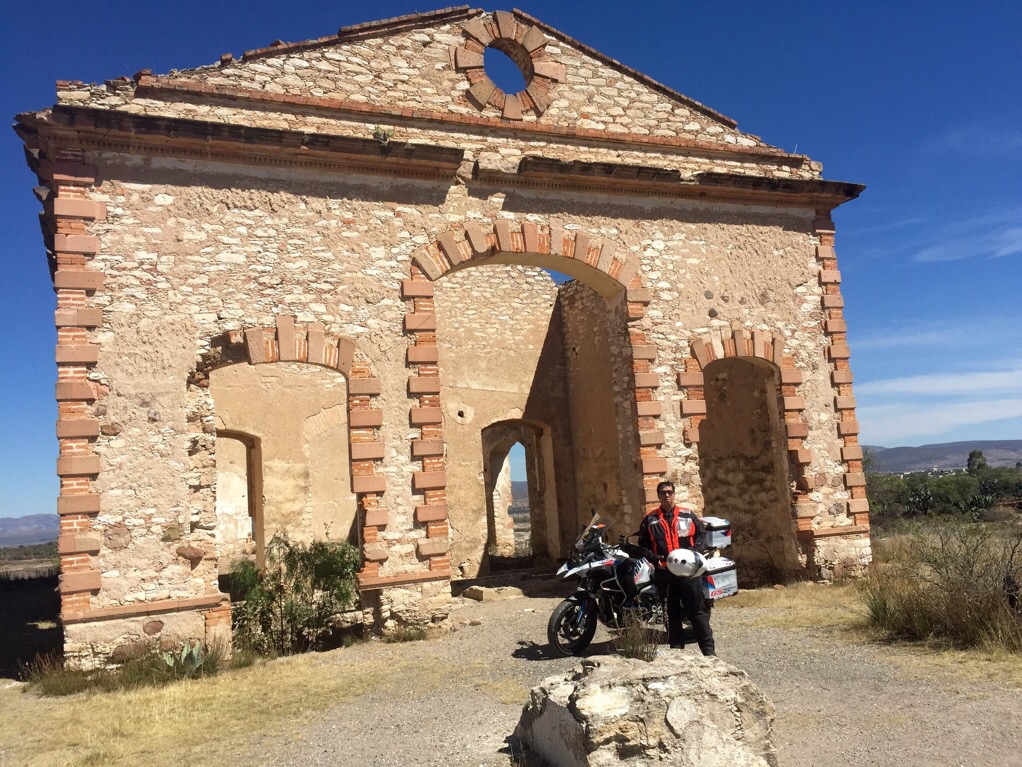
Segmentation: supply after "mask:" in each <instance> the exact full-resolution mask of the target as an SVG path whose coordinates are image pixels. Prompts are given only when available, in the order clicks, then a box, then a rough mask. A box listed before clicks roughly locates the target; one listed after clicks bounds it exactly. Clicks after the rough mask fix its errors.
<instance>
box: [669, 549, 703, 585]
mask: <svg viewBox="0 0 1022 767" xmlns="http://www.w3.org/2000/svg"><path fill="white" fill-rule="evenodd" d="M667 569H668V570H670V572H671V574H672V575H677V576H678V577H679V578H692V577H695V576H696V575H702V574H703V573H704V572H706V560H705V559H703V555H702V554H700V553H699V552H698V551H692V549H675V550H674V551H672V552H671V553H670V554H668V555H667Z"/></svg>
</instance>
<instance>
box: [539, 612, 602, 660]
mask: <svg viewBox="0 0 1022 767" xmlns="http://www.w3.org/2000/svg"><path fill="white" fill-rule="evenodd" d="M595 634H596V605H595V604H593V603H592V602H591V601H589V600H584V599H583V600H579V599H565V600H564V601H563V602H561V603H560V604H559V605H557V607H555V608H554V611H553V613H552V614H551V615H550V621H549V623H547V626H546V638H547V640H548V641H549V642H550V646H551V647H552V648H554V650H555V651H556V652H557V653H558V654H560V655H581V654H582V652H583V651H584V650H585V649H586V648H587V647H588V646H589V643H590V642H592V641H593V636H594V635H595Z"/></svg>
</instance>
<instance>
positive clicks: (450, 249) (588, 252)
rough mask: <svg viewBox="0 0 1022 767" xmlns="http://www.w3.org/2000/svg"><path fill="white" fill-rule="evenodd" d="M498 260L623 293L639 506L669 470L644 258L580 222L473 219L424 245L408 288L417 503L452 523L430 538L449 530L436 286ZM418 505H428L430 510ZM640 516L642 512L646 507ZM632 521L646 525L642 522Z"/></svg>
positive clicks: (436, 559)
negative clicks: (647, 325)
mask: <svg viewBox="0 0 1022 767" xmlns="http://www.w3.org/2000/svg"><path fill="white" fill-rule="evenodd" d="M537 257H538V258H537ZM550 257H553V259H554V260H553V261H551V260H550ZM493 263H531V264H537V265H539V264H543V263H545V264H548V265H549V266H551V267H553V268H556V269H557V270H558V271H562V272H564V273H565V274H570V275H571V274H573V276H575V275H577V276H578V277H579V279H581V280H582V281H583V282H586V283H587V284H588V285H590V287H593V288H594V289H595V290H597V292H599V293H600V294H601V295H603V297H604V298H605V299H607V300H608V301H609V300H611V299H612V298H615V297H618V296H620V297H622V298H623V300H624V301H625V304H626V309H627V322H628V338H629V342H630V351H631V357H632V365H631V378H632V380H631V387H630V388H631V391H632V393H633V397H634V403H635V407H634V410H633V412H634V414H635V428H636V444H637V445H638V449H639V455H638V456H637V458H636V463H637V465H638V466H639V472H640V476H641V477H642V488H641V489H640V495H639V498H640V504H641V503H644V502H649V501H650V500H651V499H653V500H655V498H656V485H657V482H659V481H660V479H661V478H662V477H663V476H664V475H665V474H666V472H667V468H668V467H667V461H666V459H664V458H662V457H661V455H660V448H661V446H662V445H663V444H664V431H663V429H662V427H661V425H660V416H661V415H662V414H663V405H662V403H661V402H660V401H659V400H658V399H657V398H656V395H655V391H656V389H657V388H659V386H660V376H659V374H657V373H656V372H654V371H653V363H654V362H655V360H656V347H655V346H654V345H652V344H651V343H650V342H649V340H648V339H647V337H646V334H645V332H644V331H643V330H642V327H641V325H640V323H639V321H640V320H642V318H643V317H645V314H646V306H647V305H648V304H649V303H650V293H649V291H648V290H647V289H646V288H645V287H644V286H643V284H642V278H641V276H640V275H639V266H640V262H639V257H638V255H636V254H634V253H628V252H627V251H626V250H625V249H624V248H622V247H619V246H618V243H616V242H615V241H613V240H610V239H601V238H598V237H594V236H593V235H592V234H590V233H588V232H586V231H584V230H583V229H582V228H581V227H572V228H568V227H566V226H564V225H563V224H559V223H549V224H536V223H533V222H529V221H524V222H521V223H519V222H515V221H509V220H507V219H500V220H498V221H496V222H495V223H493V224H489V223H487V222H483V221H469V222H467V223H466V224H465V225H464V226H459V227H455V228H453V229H450V230H448V231H446V232H443V233H442V234H440V235H438V236H436V237H435V238H434V239H433V240H432V241H431V242H429V243H428V244H426V245H423V246H422V247H420V248H418V249H417V250H416V251H415V252H414V253H413V254H412V265H411V268H410V275H409V276H410V279H407V280H404V281H403V282H402V285H401V298H402V299H403V300H404V301H405V305H406V314H405V332H406V333H407V334H408V335H409V341H410V345H409V347H408V352H407V354H408V357H407V360H408V365H409V368H410V373H409V382H408V391H409V393H410V394H411V395H412V396H414V397H416V398H417V402H416V405H415V406H413V407H412V409H411V414H410V423H411V425H412V427H418V428H419V429H420V430H421V432H420V439H418V440H416V441H414V442H413V445H412V458H413V460H421V461H422V464H423V465H422V471H421V472H416V474H415V480H414V483H413V486H414V489H415V491H416V492H422V493H423V494H424V497H425V503H424V505H423V506H421V507H417V511H416V519H417V520H419V521H424V522H425V521H427V520H428V521H439V520H443V521H444V527H443V529H440V527H439V526H437V527H435V528H429V530H428V532H427V535H428V536H430V537H432V536H433V535H434V534H435V535H436V536H445V537H446V536H447V535H448V534H449V530H448V528H447V526H446V519H447V505H446V504H447V500H446V474H445V471H444V468H445V461H444V455H443V453H444V450H443V445H444V437H443V410H442V409H441V407H440V369H439V366H438V362H439V351H438V347H437V337H436V307H435V305H434V301H433V296H434V289H433V282H435V281H436V280H438V279H440V278H441V277H443V276H444V275H445V274H447V273H448V272H451V271H455V270H458V269H463V268H467V267H469V266H475V265H481V264H493ZM417 446H418V447H417ZM418 508H421V509H423V510H424V514H423V515H420V514H419V512H418ZM638 513H639V516H640V517H641V514H642V509H641V508H640V509H639V511H638ZM624 521H625V522H626V523H629V524H631V523H634V524H638V521H639V520H638V519H634V520H624ZM430 568H431V570H432V569H436V570H438V571H445V570H446V571H447V572H448V573H449V571H450V559H449V556H448V554H447V552H444V553H443V554H442V555H434V556H431V558H430Z"/></svg>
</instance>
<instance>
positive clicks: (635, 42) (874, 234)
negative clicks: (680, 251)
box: [0, 0, 1022, 516]
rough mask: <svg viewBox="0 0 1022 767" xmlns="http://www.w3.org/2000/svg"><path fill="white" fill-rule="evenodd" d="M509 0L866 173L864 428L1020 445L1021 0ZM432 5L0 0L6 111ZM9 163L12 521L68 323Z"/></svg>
mask: <svg viewBox="0 0 1022 767" xmlns="http://www.w3.org/2000/svg"><path fill="white" fill-rule="evenodd" d="M515 4H516V5H517V6H518V7H521V8H523V9H524V10H525V11H527V12H528V13H531V14H532V15H534V16H537V17H539V18H541V19H543V20H544V21H545V22H547V23H548V24H551V25H553V26H554V27H557V28H558V29H560V30H562V31H564V32H566V33H567V34H569V35H572V36H573V37H575V38H577V39H579V40H581V41H582V42H584V43H587V44H588V45H591V46H593V47H594V48H597V49H598V50H601V51H603V52H604V53H606V54H608V55H610V56H612V57H614V58H616V59H618V60H620V61H622V62H624V63H626V64H628V65H629V66H632V67H634V68H636V69H639V70H640V71H643V72H645V73H646V74H648V75H650V76H651V77H653V78H655V79H657V80H659V81H661V82H663V83H665V84H667V85H669V86H671V87H673V88H675V89H676V90H678V91H681V92H682V93H684V94H686V95H688V96H690V97H692V98H694V99H696V100H698V101H701V102H703V103H705V104H707V105H708V106H711V107H713V108H714V109H716V110H718V111H720V112H723V113H724V114H726V115H728V116H730V117H732V118H734V119H736V120H737V121H738V123H739V128H741V129H742V130H745V131H747V132H750V133H753V134H756V135H759V136H761V137H762V138H763V139H765V140H766V141H768V142H769V143H771V144H773V145H775V146H779V147H781V148H783V149H786V150H789V151H798V152H800V153H805V154H808V155H810V156H811V157H812V158H813V159H815V160H819V161H822V162H823V164H824V175H825V176H826V177H827V178H830V179H836V180H842V181H854V182H859V183H864V184H866V185H867V187H868V188H867V190H866V191H865V193H864V194H863V195H862V197H861V198H860V199H859V200H856V201H853V202H851V203H848V204H846V205H845V206H843V207H842V208H840V209H838V211H836V213H835V221H836V223H837V252H838V258H839V265H840V268H841V273H842V277H843V285H842V288H843V290H844V293H845V297H846V301H847V311H846V314H847V318H848V324H849V338H850V341H851V346H852V353H853V357H852V367H853V370H854V373H855V380H856V396H857V399H858V404H859V417H860V421H861V422H862V438H863V441H864V442H866V443H869V444H875V445H885V446H888V447H892V446H897V445H916V444H924V443H928V442H947V441H954V440H964V439H1019V438H1022V301H1019V292H1020V290H1022V98H1020V94H1022V55H1020V47H1019V42H1018V30H1019V29H1022V3H1019V2H1015V1H1014V0H1012V1H1010V2H1009V1H1008V0H1004V1H1000V2H999V1H997V0H991V1H988V2H982V3H966V2H961V1H958V2H940V1H939V0H933V1H931V2H922V1H921V0H902V1H901V2H893V3H892V2H880V1H879V0H867V1H860V2H854V3H821V2H819V1H818V0H815V1H813V2H810V1H809V0H806V1H804V2H803V1H801V0H799V1H797V2H796V1H794V0H792V1H791V2H788V1H786V0H774V1H773V2H769V3H764V2H752V1H751V0H750V1H748V2H744V1H742V0H732V2H719V1H718V2H709V1H708V0H705V1H702V2H686V1H684V0H673V1H671V2H666V1H665V2H644V3H624V2H619V3H609V2H603V3H601V2H593V1H592V0H590V1H589V2H577V1H561V2H556V3H540V2H527V0H516V3H515ZM438 5H439V4H438ZM438 5H437V6H431V5H420V4H412V3H408V2H391V1H390V0H378V1H377V2H373V3H345V2H334V3H326V2H320V3H314V2H302V1H301V0H292V2H289V3H280V2H267V1H266V0H247V1H246V2H237V1H235V0H221V1H220V2H202V3H199V2H194V1H193V0H179V1H178V2H175V3H166V4H160V5H157V4H154V3H139V2H122V1H121V0H109V1H104V0H96V1H95V2H91V3H83V2H80V1H76V2H69V1H68V0H56V2H51V3H48V4H46V5H45V6H32V7H30V6H29V5H28V4H25V3H15V2H5V3H0V67H2V71H3V73H4V77H3V79H2V85H0V112H2V113H3V114H5V115H7V117H8V119H10V118H11V117H12V116H13V115H14V114H16V113H18V112H23V111H30V110H35V109H41V108H44V107H46V106H48V105H50V104H52V103H53V101H54V99H55V95H54V86H53V83H54V81H55V80H57V79H79V80H86V81H90V82H93V81H102V80H105V79H110V78H114V77H118V76H120V75H131V74H133V73H134V72H136V71H138V70H139V69H143V68H147V67H148V68H151V69H152V70H153V71H154V72H157V73H162V72H166V71H168V70H170V69H174V68H187V67H192V66H198V65H201V64H208V63H213V62H215V61H216V60H217V59H218V58H219V56H220V54H221V53H224V52H228V51H230V52H232V53H234V54H235V55H240V54H241V53H242V52H243V51H244V50H246V49H251V48H258V47H262V46H265V45H267V44H268V43H270V42H271V41H273V40H275V39H278V38H279V39H283V40H287V41H297V40H305V39H311V38H317V37H323V36H326V35H330V34H333V33H335V32H336V31H337V28H338V27H339V26H342V25H347V24H355V23H359V22H363V21H370V20H373V19H380V18H387V17H390V16H397V15H402V14H406V13H412V12H416V11H426V10H433V9H434V8H435V7H438ZM486 7H487V10H496V9H497V8H498V7H497V6H486ZM507 7H510V5H509V6H507ZM0 173H2V179H3V183H2V184H0V205H2V208H0V210H2V211H3V215H2V216H0V231H2V234H3V243H4V246H3V254H2V256H0V257H2V259H3V272H2V273H3V278H2V280H0V342H2V344H3V348H4V352H5V354H4V363H3V375H2V376H0V403H2V404H0V408H2V413H0V416H2V419H3V420H2V423H4V425H5V426H6V433H5V435H4V439H2V440H0V516H17V515H20V514H30V513H47V512H51V511H53V509H54V498H55V497H56V489H57V481H56V477H55V474H54V468H55V466H54V464H55V460H56V453H57V444H56V438H55V437H54V426H53V422H54V420H55V418H56V405H55V404H54V401H53V384H54V380H55V377H56V368H55V365H54V362H53V346H54V343H55V339H56V334H55V331H54V330H53V314H52V313H53V308H54V301H53V292H52V288H51V285H50V281H49V275H48V273H47V269H46V259H45V254H44V252H43V247H42V239H41V236H40V233H39V228H38V225H37V223H36V215H37V213H38V212H39V209H40V206H39V203H38V202H37V201H36V200H35V198H34V197H33V195H32V191H31V189H32V187H33V186H34V185H35V180H34V178H33V177H32V176H31V174H30V173H29V172H28V170H27V167H26V165H25V162H24V157H23V152H22V148H21V143H20V141H19V140H18V139H17V137H16V136H15V135H14V133H13V131H7V132H5V133H2V134H0ZM140 481H144V478H140Z"/></svg>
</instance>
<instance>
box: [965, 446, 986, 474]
mask: <svg viewBox="0 0 1022 767" xmlns="http://www.w3.org/2000/svg"><path fill="white" fill-rule="evenodd" d="M986 467H987V459H986V458H985V457H984V455H983V451H982V450H973V451H972V452H971V453H969V460H968V461H967V462H966V464H965V470H966V471H967V472H969V474H971V475H972V476H974V477H975V476H976V475H977V474H979V473H980V472H981V471H983V469H985V468H986Z"/></svg>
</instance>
